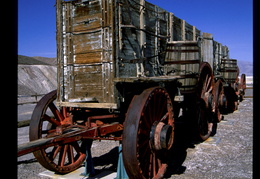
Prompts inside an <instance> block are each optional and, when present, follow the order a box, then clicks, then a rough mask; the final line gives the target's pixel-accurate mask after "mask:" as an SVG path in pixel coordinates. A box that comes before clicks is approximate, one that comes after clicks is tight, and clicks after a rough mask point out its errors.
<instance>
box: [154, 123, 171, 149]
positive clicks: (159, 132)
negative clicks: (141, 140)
mask: <svg viewBox="0 0 260 179" xmlns="http://www.w3.org/2000/svg"><path fill="white" fill-rule="evenodd" d="M173 139H174V132H173V127H172V126H170V125H167V124H165V123H163V122H158V121H155V122H154V124H153V126H152V129H151V132H150V146H151V148H152V149H153V150H155V151H158V150H162V149H166V150H169V149H170V148H171V146H172V144H173Z"/></svg>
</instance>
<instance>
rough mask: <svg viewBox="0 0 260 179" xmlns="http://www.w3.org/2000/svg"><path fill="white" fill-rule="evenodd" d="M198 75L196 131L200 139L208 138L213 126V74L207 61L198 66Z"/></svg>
mask: <svg viewBox="0 0 260 179" xmlns="http://www.w3.org/2000/svg"><path fill="white" fill-rule="evenodd" d="M200 71H201V73H200V77H199V82H198V88H197V90H198V91H197V92H198V93H197V94H198V100H197V105H196V107H197V110H196V117H197V122H198V133H199V138H200V139H201V140H206V139H208V138H209V136H210V134H211V132H212V127H213V120H212V119H213V116H212V109H213V108H212V103H210V101H212V100H213V94H212V90H213V86H214V84H213V74H212V70H211V67H210V66H209V64H208V63H203V64H202V65H201V68H200Z"/></svg>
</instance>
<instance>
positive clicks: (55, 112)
mask: <svg viewBox="0 0 260 179" xmlns="http://www.w3.org/2000/svg"><path fill="white" fill-rule="evenodd" d="M49 108H50V110H51V112H52V113H53V115H54V116H55V118H56V119H57V120H58V121H60V122H61V121H63V119H64V117H63V116H62V114H61V113H60V111H59V110H58V109H57V107H56V106H55V105H54V103H53V102H51V103H50V104H49Z"/></svg>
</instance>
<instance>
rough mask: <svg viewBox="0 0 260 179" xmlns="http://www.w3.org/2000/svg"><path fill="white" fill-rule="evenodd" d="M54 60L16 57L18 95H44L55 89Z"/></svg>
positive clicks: (55, 68)
mask: <svg viewBox="0 0 260 179" xmlns="http://www.w3.org/2000/svg"><path fill="white" fill-rule="evenodd" d="M56 64H57V62H56V59H55V58H46V57H28V56H23V55H18V71H17V72H18V74H17V77H18V80H17V83H18V84H17V85H18V86H17V87H18V95H32V94H46V93H48V92H50V91H52V90H54V89H56V88H57V66H56Z"/></svg>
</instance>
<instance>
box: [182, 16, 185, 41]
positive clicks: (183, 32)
mask: <svg viewBox="0 0 260 179" xmlns="http://www.w3.org/2000/svg"><path fill="white" fill-rule="evenodd" d="M181 22H182V23H181V25H182V27H181V38H182V40H183V41H186V37H185V24H186V21H185V20H182V21H181Z"/></svg>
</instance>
